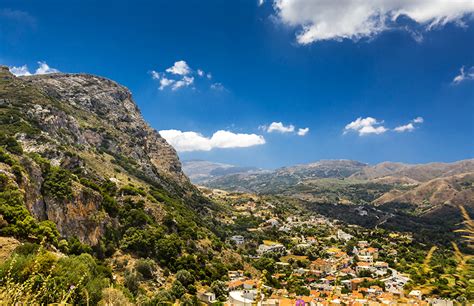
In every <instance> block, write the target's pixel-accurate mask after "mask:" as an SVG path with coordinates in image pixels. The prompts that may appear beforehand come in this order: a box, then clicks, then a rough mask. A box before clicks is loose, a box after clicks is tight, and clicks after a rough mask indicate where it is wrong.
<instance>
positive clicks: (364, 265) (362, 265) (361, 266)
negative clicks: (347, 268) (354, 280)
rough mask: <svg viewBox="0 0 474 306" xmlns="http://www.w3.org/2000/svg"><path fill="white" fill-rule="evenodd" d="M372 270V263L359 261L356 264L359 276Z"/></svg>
mask: <svg viewBox="0 0 474 306" xmlns="http://www.w3.org/2000/svg"><path fill="white" fill-rule="evenodd" d="M371 270H372V263H371V262H365V261H358V262H357V263H356V272H357V274H359V273H360V272H362V271H371Z"/></svg>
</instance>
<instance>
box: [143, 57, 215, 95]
mask: <svg viewBox="0 0 474 306" xmlns="http://www.w3.org/2000/svg"><path fill="white" fill-rule="evenodd" d="M149 73H150V75H151V78H152V79H153V80H155V81H158V82H159V84H160V86H159V89H160V90H164V89H165V88H167V87H169V88H171V90H173V91H175V90H178V89H181V88H185V87H189V86H191V85H193V84H194V83H195V81H196V79H197V80H198V82H205V79H203V80H200V78H205V77H206V78H208V79H210V78H211V77H212V76H211V74H210V73H206V72H205V71H204V70H203V69H197V70H194V69H192V68H191V67H190V66H189V65H188V64H187V63H186V61H184V60H180V61H176V62H175V63H174V64H173V66H171V67H169V68H167V69H165V71H163V72H159V71H156V70H151V71H150V72H149ZM197 77H199V78H197ZM209 83H210V82H208V81H207V84H208V85H209ZM218 84H220V83H215V84H211V85H209V86H210V87H211V88H212V89H216V88H217V86H218ZM220 87H222V88H224V87H223V86H222V84H220Z"/></svg>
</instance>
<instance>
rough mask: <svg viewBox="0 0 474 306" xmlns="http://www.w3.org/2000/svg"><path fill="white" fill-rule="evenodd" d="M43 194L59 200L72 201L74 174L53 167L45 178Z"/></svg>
mask: <svg viewBox="0 0 474 306" xmlns="http://www.w3.org/2000/svg"><path fill="white" fill-rule="evenodd" d="M43 192H44V194H45V195H48V196H51V197H53V198H55V199H58V200H70V199H72V197H73V192H72V174H71V173H70V172H69V171H67V170H65V169H63V168H59V167H51V168H50V169H49V171H48V172H47V173H46V177H45V178H44V182H43Z"/></svg>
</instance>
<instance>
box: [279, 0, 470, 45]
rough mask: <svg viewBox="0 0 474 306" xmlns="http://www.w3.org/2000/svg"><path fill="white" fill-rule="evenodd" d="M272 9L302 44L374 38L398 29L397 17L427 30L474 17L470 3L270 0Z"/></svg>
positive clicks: (461, 0)
mask: <svg viewBox="0 0 474 306" xmlns="http://www.w3.org/2000/svg"><path fill="white" fill-rule="evenodd" d="M273 6H274V9H275V11H276V15H277V17H278V19H279V20H281V21H282V22H283V23H285V24H288V25H290V26H294V27H296V28H299V29H300V31H299V32H298V33H297V37H296V39H297V41H298V43H300V44H303V45H305V44H310V43H313V42H317V41H322V40H342V39H352V40H358V39H361V38H364V37H373V36H375V35H377V34H378V33H380V32H383V31H385V30H388V29H392V28H397V19H398V18H399V17H400V16H405V17H408V18H410V19H411V20H413V21H415V22H416V23H417V24H418V25H420V26H422V27H423V29H424V30H430V29H432V28H434V27H441V26H444V25H446V24H447V23H455V24H458V25H464V23H463V20H464V18H466V17H467V16H469V15H472V14H474V1H472V0H456V1H449V0H384V1H380V0H364V1H361V0H358V1H354V0H339V1H333V0H273ZM398 28H401V29H405V30H408V31H412V29H411V28H410V27H406V26H398Z"/></svg>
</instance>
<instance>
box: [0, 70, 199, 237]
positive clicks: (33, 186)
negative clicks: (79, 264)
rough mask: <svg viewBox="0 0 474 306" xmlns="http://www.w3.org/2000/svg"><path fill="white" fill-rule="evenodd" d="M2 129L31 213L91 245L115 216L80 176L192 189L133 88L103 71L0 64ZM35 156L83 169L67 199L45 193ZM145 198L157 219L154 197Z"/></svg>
mask: <svg viewBox="0 0 474 306" xmlns="http://www.w3.org/2000/svg"><path fill="white" fill-rule="evenodd" d="M0 134H2V135H10V136H13V137H14V138H15V139H17V140H18V141H19V142H20V143H21V145H22V147H23V151H24V154H21V155H20V157H19V160H20V164H21V167H22V168H23V169H24V171H26V173H27V176H26V177H25V178H24V181H23V182H21V183H19V184H18V185H19V188H21V189H22V190H23V193H24V202H25V205H26V207H27V208H28V210H29V211H30V213H31V214H32V215H33V216H34V217H35V218H36V219H38V220H51V221H53V222H54V223H55V224H56V226H57V229H58V230H59V232H60V234H61V236H64V237H70V236H76V237H77V238H79V240H80V241H81V242H83V243H87V244H89V245H97V244H98V243H99V242H100V237H101V236H103V235H104V234H105V228H106V226H107V225H112V226H114V222H116V221H114V220H112V218H111V217H110V216H109V215H108V214H107V213H105V212H104V209H103V207H102V202H103V197H102V196H101V194H100V193H99V192H98V189H97V187H96V189H95V190H94V187H93V185H90V184H87V183H85V182H83V181H81V178H82V179H85V178H87V180H90V181H92V182H94V184H101V183H103V182H109V181H111V182H114V184H116V185H117V188H121V187H123V186H126V185H129V184H133V186H134V188H135V187H140V188H147V189H148V188H150V186H153V188H158V189H162V190H165V191H166V192H169V194H174V195H178V196H177V197H179V198H184V197H186V196H192V195H193V194H194V192H196V190H195V189H194V187H193V186H192V184H191V183H190V182H189V179H188V178H187V177H186V175H185V174H184V173H183V172H182V171H181V163H180V161H179V159H178V156H177V154H176V151H175V150H174V149H173V147H171V146H170V145H169V144H168V143H167V142H166V140H164V139H163V138H162V137H161V136H160V135H159V133H158V132H157V131H156V130H154V129H153V128H151V127H150V126H149V125H148V124H147V123H146V122H145V121H144V119H143V117H142V115H141V114H140V111H139V109H138V107H137V105H136V104H135V103H134V101H133V99H132V96H131V93H130V91H129V90H128V89H127V88H125V87H123V86H121V85H119V84H117V83H115V82H113V81H111V80H108V79H105V78H102V77H98V76H93V75H87V74H62V73H57V74H50V75H36V76H28V77H15V76H13V75H12V74H11V73H10V72H9V71H8V68H6V67H0ZM35 154H36V155H35ZM35 156H41V158H43V159H45V160H46V161H47V164H48V165H50V166H48V167H58V168H63V169H66V170H68V171H69V172H70V173H73V176H74V173H76V172H77V173H79V172H80V174H81V175H77V176H74V177H73V179H71V182H72V183H71V184H72V188H71V189H72V191H71V194H70V195H69V196H68V197H67V198H57V197H55V196H51V195H49V194H47V193H45V190H44V181H45V180H46V178H45V177H46V176H47V175H48V173H47V171H48V170H47V169H46V168H45V166H44V165H42V162H41V158H40V160H38V158H39V157H38V158H36V159H35ZM1 165H3V164H2V163H1V162H0V166H1ZM9 169H10V168H9ZM9 171H11V169H10V170H9ZM57 184H58V186H60V185H61V184H62V182H61V180H59V181H58V182H57ZM120 201H121V200H120V199H118V202H119V204H120ZM145 202H146V200H145ZM144 204H145V206H146V207H152V208H151V211H153V212H155V215H157V216H158V217H159V218H162V214H160V213H159V212H160V211H161V210H160V209H161V208H160V206H159V205H158V204H156V203H155V204H153V205H152V204H150V203H148V202H146V203H144ZM0 217H1V214H0ZM158 217H156V218H158Z"/></svg>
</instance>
